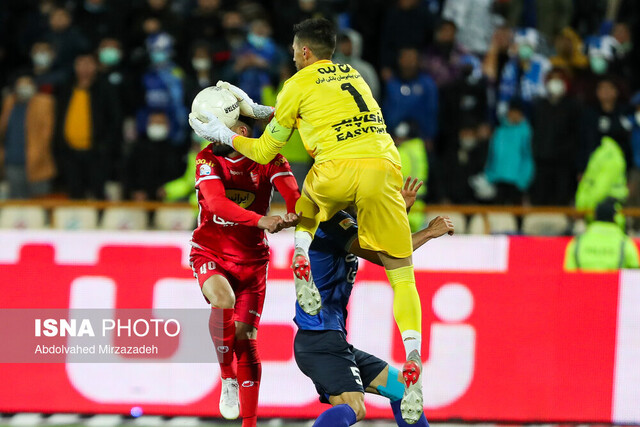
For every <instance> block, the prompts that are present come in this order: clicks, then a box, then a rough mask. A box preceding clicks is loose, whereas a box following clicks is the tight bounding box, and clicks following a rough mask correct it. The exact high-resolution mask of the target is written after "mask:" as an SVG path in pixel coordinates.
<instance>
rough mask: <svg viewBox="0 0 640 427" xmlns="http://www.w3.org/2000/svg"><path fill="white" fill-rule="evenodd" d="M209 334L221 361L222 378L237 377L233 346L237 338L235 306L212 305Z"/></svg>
mask: <svg viewBox="0 0 640 427" xmlns="http://www.w3.org/2000/svg"><path fill="white" fill-rule="evenodd" d="M209 334H210V335H211V339H212V341H213V346H214V347H215V352H216V356H217V357H218V362H219V363H220V375H221V376H222V378H235V377H236V372H235V369H234V366H233V346H234V342H235V339H236V322H234V320H233V308H214V307H211V314H210V315H209Z"/></svg>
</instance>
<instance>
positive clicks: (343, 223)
mask: <svg viewBox="0 0 640 427" xmlns="http://www.w3.org/2000/svg"><path fill="white" fill-rule="evenodd" d="M354 225H356V222H355V221H354V220H353V219H351V218H345V219H343V220H342V221H340V227H342V228H344V229H345V230H348V229H349V228H350V227H353V226H354Z"/></svg>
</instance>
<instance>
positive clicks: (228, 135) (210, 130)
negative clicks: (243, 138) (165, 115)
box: [189, 111, 238, 147]
mask: <svg viewBox="0 0 640 427" xmlns="http://www.w3.org/2000/svg"><path fill="white" fill-rule="evenodd" d="M201 114H202V115H204V116H205V118H206V119H207V121H206V122H203V121H202V120H200V119H199V118H198V117H196V115H195V114H193V113H191V114H189V125H191V129H193V131H194V132H195V133H196V135H198V136H199V137H200V138H204V139H206V140H207V141H211V142H220V143H222V144H225V145H229V146H231V147H233V138H235V137H236V136H238V134H237V133H235V132H233V131H232V130H231V129H229V128H228V127H226V126H225V125H223V124H222V122H221V121H220V120H219V119H218V118H217V117H216V115H215V114H213V113H211V112H209V111H203V112H201Z"/></svg>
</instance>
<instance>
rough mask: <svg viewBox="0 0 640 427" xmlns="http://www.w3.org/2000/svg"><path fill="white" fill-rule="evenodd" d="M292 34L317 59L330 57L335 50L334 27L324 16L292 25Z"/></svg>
mask: <svg viewBox="0 0 640 427" xmlns="http://www.w3.org/2000/svg"><path fill="white" fill-rule="evenodd" d="M293 36H294V37H296V38H297V39H298V40H299V41H300V42H302V43H303V44H306V45H307V46H308V47H309V49H311V51H312V52H313V54H314V55H315V56H316V57H318V58H319V59H331V56H332V55H333V52H334V51H335V50H336V29H335V27H334V26H333V24H332V23H331V21H329V20H327V19H324V18H312V19H305V20H304V21H302V22H300V23H299V24H296V25H294V26H293Z"/></svg>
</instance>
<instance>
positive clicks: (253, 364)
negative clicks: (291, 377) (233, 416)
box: [236, 340, 262, 427]
mask: <svg viewBox="0 0 640 427" xmlns="http://www.w3.org/2000/svg"><path fill="white" fill-rule="evenodd" d="M236 357H237V359H238V385H239V386H240V409H241V411H242V427H256V423H257V422H258V416H257V412H258V394H259V393H260V378H261V377H262V364H261V363H260V356H259V355H258V344H257V342H256V340H237V341H236Z"/></svg>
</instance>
